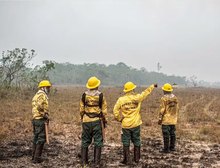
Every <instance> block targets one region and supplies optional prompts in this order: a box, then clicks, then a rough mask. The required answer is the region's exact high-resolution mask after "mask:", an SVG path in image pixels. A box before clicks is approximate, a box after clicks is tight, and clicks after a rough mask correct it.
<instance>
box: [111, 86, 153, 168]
mask: <svg viewBox="0 0 220 168" xmlns="http://www.w3.org/2000/svg"><path fill="white" fill-rule="evenodd" d="M155 87H157V84H152V85H151V86H149V87H148V88H147V89H146V90H144V91H143V92H142V93H141V94H137V93H135V91H134V89H135V88H136V85H135V84H134V83H132V82H127V83H125V85H124V90H123V91H124V92H125V95H123V96H122V97H120V98H119V99H118V100H117V102H116V104H115V106H114V109H113V112H114V116H115V119H116V120H117V121H119V122H121V125H122V143H123V156H124V157H123V161H122V162H121V163H123V164H130V161H129V160H130V159H129V146H130V141H131V142H132V143H133V144H134V161H135V162H136V163H138V162H139V160H140V154H141V153H140V147H141V141H140V125H141V124H142V120H141V115H140V110H141V103H142V101H143V100H144V99H146V97H147V96H148V95H149V94H150V93H151V92H152V91H153V89H154V88H155Z"/></svg>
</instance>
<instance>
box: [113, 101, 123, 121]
mask: <svg viewBox="0 0 220 168" xmlns="http://www.w3.org/2000/svg"><path fill="white" fill-rule="evenodd" d="M120 110H121V103H120V100H119V99H118V100H117V102H116V104H115V106H114V109H113V113H114V117H115V119H116V120H117V121H121V119H122V118H121V116H120Z"/></svg>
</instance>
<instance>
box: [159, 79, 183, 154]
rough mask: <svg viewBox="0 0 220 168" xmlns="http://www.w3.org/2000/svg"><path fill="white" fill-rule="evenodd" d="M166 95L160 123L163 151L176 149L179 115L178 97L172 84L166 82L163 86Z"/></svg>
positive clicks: (163, 98)
mask: <svg viewBox="0 0 220 168" xmlns="http://www.w3.org/2000/svg"><path fill="white" fill-rule="evenodd" d="M162 90H163V93H164V95H163V96H162V98H161V102H160V110H159V120H158V124H159V125H162V126H161V128H162V134H163V142H164V148H163V149H162V150H161V152H162V153H169V152H170V151H175V142H176V133H175V131H176V127H175V125H176V124H177V115H178V111H179V103H178V99H177V97H176V96H175V95H174V94H173V93H172V91H173V88H172V86H171V84H169V83H166V84H164V85H163V87H162Z"/></svg>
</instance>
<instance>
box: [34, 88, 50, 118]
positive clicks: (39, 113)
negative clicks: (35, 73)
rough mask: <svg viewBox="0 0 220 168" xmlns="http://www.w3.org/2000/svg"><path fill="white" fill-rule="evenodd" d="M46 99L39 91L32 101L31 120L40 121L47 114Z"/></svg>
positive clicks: (45, 95) (44, 94)
mask: <svg viewBox="0 0 220 168" xmlns="http://www.w3.org/2000/svg"><path fill="white" fill-rule="evenodd" d="M48 112H49V106H48V97H47V94H46V93H45V92H44V91H42V90H39V91H38V92H37V93H36V94H35V96H34V97H33V99H32V114H33V119H41V118H43V117H44V115H45V113H47V114H48Z"/></svg>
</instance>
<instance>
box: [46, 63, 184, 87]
mask: <svg viewBox="0 0 220 168" xmlns="http://www.w3.org/2000/svg"><path fill="white" fill-rule="evenodd" d="M54 67H55V68H54V69H53V70H51V71H49V72H48V76H49V78H50V79H51V81H52V82H53V83H55V84H58V85H65V84H74V85H85V83H86V82H87V80H88V78H89V77H90V76H97V77H98V78H100V79H101V81H102V84H103V85H109V86H119V85H122V84H124V83H125V82H127V81H133V82H135V83H136V84H138V85H148V84H151V83H158V84H163V83H166V82H169V83H171V84H174V83H175V84H178V85H185V84H186V83H187V81H186V78H185V77H179V76H168V75H166V74H163V73H157V72H148V71H147V70H146V69H145V68H141V69H135V68H132V67H130V66H127V65H126V64H125V63H122V62H120V63H118V64H116V65H113V64H111V65H108V66H107V65H104V64H97V63H92V64H88V63H85V64H80V65H76V64H70V63H55V64H54Z"/></svg>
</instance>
